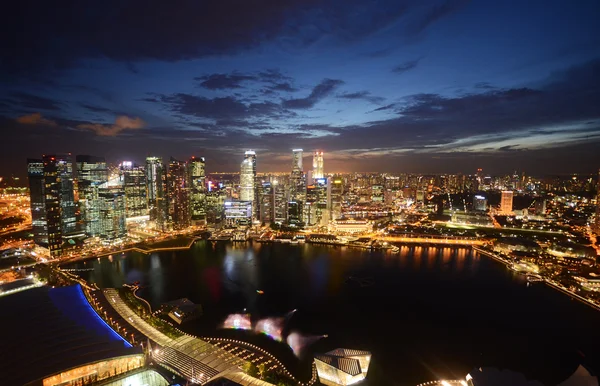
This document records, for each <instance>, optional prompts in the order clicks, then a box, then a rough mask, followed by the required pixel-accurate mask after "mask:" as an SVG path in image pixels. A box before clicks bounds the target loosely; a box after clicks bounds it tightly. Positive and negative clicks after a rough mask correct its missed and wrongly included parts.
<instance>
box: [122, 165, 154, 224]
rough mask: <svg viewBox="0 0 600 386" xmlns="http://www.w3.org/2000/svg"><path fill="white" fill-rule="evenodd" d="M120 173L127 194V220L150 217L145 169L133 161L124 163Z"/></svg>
mask: <svg viewBox="0 0 600 386" xmlns="http://www.w3.org/2000/svg"><path fill="white" fill-rule="evenodd" d="M119 172H120V179H121V183H122V184H123V190H124V192H125V213H126V216H127V218H135V217H142V216H148V198H147V197H146V189H147V186H146V170H145V168H144V167H143V166H139V165H136V164H134V163H133V162H131V161H123V162H122V163H121V165H120V168H119Z"/></svg>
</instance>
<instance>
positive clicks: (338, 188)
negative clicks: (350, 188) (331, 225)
mask: <svg viewBox="0 0 600 386" xmlns="http://www.w3.org/2000/svg"><path fill="white" fill-rule="evenodd" d="M330 188H331V194H330V196H329V202H330V204H329V206H330V208H331V219H332V220H336V219H338V218H340V217H342V201H343V195H344V181H343V180H342V178H341V177H335V178H332V179H331V181H330Z"/></svg>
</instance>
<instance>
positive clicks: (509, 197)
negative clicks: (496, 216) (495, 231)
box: [500, 190, 513, 215]
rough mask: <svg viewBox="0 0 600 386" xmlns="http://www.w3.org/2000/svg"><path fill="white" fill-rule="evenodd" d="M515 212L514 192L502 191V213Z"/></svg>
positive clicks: (509, 213)
mask: <svg viewBox="0 0 600 386" xmlns="http://www.w3.org/2000/svg"><path fill="white" fill-rule="evenodd" d="M512 213H513V192H512V191H510V190H504V191H502V196H501V198H500V214H503V215H511V214H512Z"/></svg>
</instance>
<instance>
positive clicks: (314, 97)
mask: <svg viewBox="0 0 600 386" xmlns="http://www.w3.org/2000/svg"><path fill="white" fill-rule="evenodd" d="M342 84H344V81H342V80H339V79H323V80H322V81H321V83H319V84H318V85H316V86H315V87H314V88H313V89H312V91H311V93H310V95H309V96H307V97H306V98H298V99H288V100H284V101H283V102H282V105H283V107H285V108H288V109H309V108H311V107H313V106H314V105H315V104H317V102H319V101H320V100H322V99H324V98H326V97H327V96H329V95H330V94H331V93H332V92H334V91H335V90H336V89H337V88H338V87H339V86H341V85H342Z"/></svg>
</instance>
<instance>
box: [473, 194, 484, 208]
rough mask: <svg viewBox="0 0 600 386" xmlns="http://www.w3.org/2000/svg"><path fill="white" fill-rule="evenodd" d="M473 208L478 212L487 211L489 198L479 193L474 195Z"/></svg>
mask: <svg viewBox="0 0 600 386" xmlns="http://www.w3.org/2000/svg"><path fill="white" fill-rule="evenodd" d="M473 210H474V211H476V212H485V211H486V210H487V198H485V197H484V196H481V195H478V194H476V195H475V196H473Z"/></svg>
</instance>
